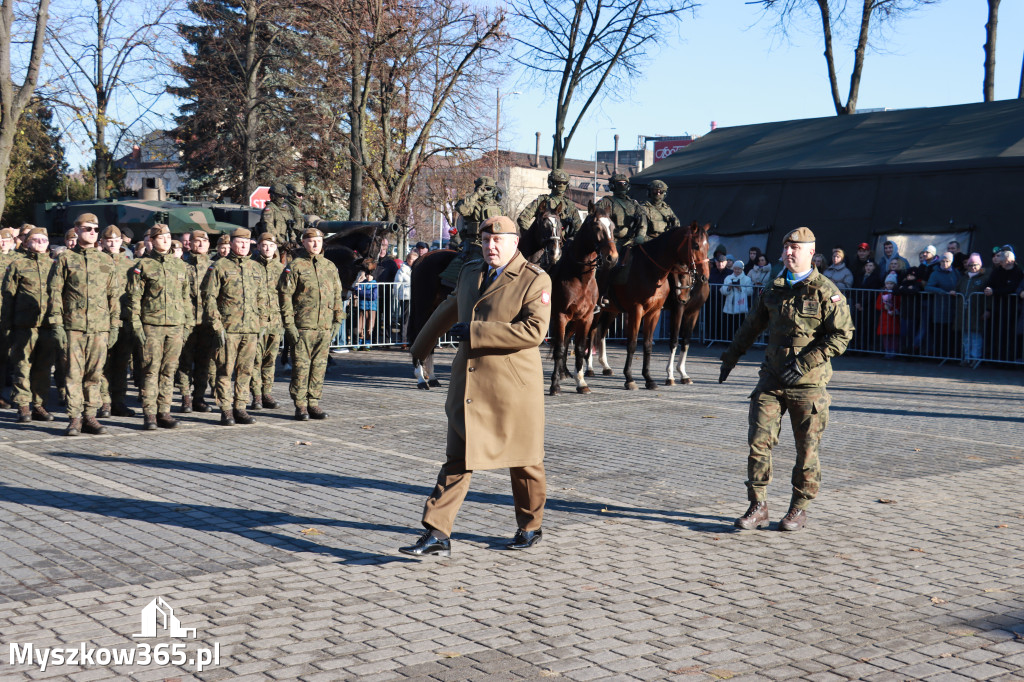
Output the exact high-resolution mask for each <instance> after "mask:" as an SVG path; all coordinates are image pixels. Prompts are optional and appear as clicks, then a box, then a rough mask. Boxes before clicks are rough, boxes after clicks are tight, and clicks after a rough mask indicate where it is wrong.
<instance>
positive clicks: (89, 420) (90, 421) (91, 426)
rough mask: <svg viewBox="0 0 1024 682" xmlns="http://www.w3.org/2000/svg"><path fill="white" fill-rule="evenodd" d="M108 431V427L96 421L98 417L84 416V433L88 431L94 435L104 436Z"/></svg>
mask: <svg viewBox="0 0 1024 682" xmlns="http://www.w3.org/2000/svg"><path fill="white" fill-rule="evenodd" d="M106 432H107V427H105V426H103V424H100V423H99V422H98V421H96V417H83V418H82V433H88V434H90V435H92V436H102V435H103V434H104V433H106Z"/></svg>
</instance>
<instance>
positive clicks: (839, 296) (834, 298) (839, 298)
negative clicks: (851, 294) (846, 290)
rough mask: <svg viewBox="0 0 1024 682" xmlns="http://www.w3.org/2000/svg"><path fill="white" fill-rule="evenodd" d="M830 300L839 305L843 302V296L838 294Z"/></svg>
mask: <svg viewBox="0 0 1024 682" xmlns="http://www.w3.org/2000/svg"><path fill="white" fill-rule="evenodd" d="M829 300H830V301H832V302H833V303H839V302H840V301H841V300H843V295H842V294H836V295H835V296H833V297H832V298H830V299H829Z"/></svg>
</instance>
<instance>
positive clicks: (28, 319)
mask: <svg viewBox="0 0 1024 682" xmlns="http://www.w3.org/2000/svg"><path fill="white" fill-rule="evenodd" d="M11 241H12V242H13V241H14V240H13V238H12V240H11ZM49 244H50V240H49V238H48V237H47V235H46V230H44V229H43V228H41V227H36V228H33V229H32V231H31V232H30V233H29V236H28V241H27V242H26V244H25V247H26V248H25V250H24V253H23V255H22V257H20V258H18V259H16V260H14V261H13V262H11V263H10V265H8V266H7V274H6V275H5V276H4V278H3V299H2V300H3V302H2V304H0V330H3V332H0V333H4V332H6V333H8V334H10V336H9V339H10V342H9V347H10V350H11V355H10V357H11V364H12V365H14V382H13V384H14V388H13V390H12V391H11V402H13V403H14V405H15V407H17V409H18V422H19V423H22V424H23V423H25V422H28V421H31V420H36V421H44V422H48V421H53V416H52V415H51V414H50V413H49V412H47V411H46V394H47V393H49V391H50V368H51V367H52V366H53V359H54V356H55V354H56V348H57V343H56V341H55V340H54V338H53V327H51V326H50V325H49V324H46V308H47V297H46V283H47V280H48V279H49V276H50V269H51V267H52V266H53V261H51V260H50V257H49V255H48V254H47V253H46V250H47V248H48V247H49ZM0 376H2V375H0Z"/></svg>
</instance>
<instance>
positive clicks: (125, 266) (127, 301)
mask: <svg viewBox="0 0 1024 682" xmlns="http://www.w3.org/2000/svg"><path fill="white" fill-rule="evenodd" d="M109 255H110V257H111V258H112V259H113V260H114V265H115V267H116V268H117V270H116V273H117V277H118V278H119V279H120V281H119V282H118V285H117V286H118V287H120V288H121V291H122V292H124V293H122V294H121V320H128V319H131V316H132V295H131V292H129V291H128V271H129V270H131V269H132V267H133V266H134V265H135V260H134V259H132V258H129V257H128V256H126V255H124V251H118V252H117V253H112V254H109Z"/></svg>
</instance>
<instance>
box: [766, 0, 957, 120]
mask: <svg viewBox="0 0 1024 682" xmlns="http://www.w3.org/2000/svg"><path fill="white" fill-rule="evenodd" d="M939 1H940V0H861V3H860V13H859V15H856V14H854V13H853V12H852V11H850V8H849V7H848V5H847V2H846V0H758V2H757V3H756V4H760V5H761V6H762V8H763V9H764V11H765V13H766V14H772V15H774V16H776V17H777V22H778V23H777V24H776V27H777V28H778V29H779V30H780V32H781V33H782V34H783V35H787V34H788V33H789V29H790V25H791V22H792V21H794V20H796V19H800V18H803V17H806V16H811V15H814V14H817V15H818V17H819V19H820V22H821V31H822V37H823V38H824V42H825V62H826V64H827V65H828V82H829V86H830V87H831V89H832V104H833V106H834V107H835V110H836V114H839V115H843V114H853V113H856V111H857V96H858V94H859V92H860V82H861V75H862V73H863V71H864V57H865V55H866V54H867V51H868V48H869V47H871V36H872V35H874V36H876V38H878V37H880V36H881V33H882V31H883V30H884V29H885V28H886V27H888V26H891V25H892V24H893V23H895V21H896V20H897V19H899V18H902V17H904V16H906V15H907V14H909V13H911V12H912V11H914V10H915V9H918V8H919V7H920V6H922V5H932V4H935V3H937V2H939ZM851 4H852V3H851ZM848 33H852V34H855V35H856V37H857V42H856V46H855V47H854V49H853V68H852V70H851V72H850V87H849V90H848V92H847V94H846V102H845V103H843V95H842V93H841V92H840V91H839V77H838V75H837V73H836V60H835V51H834V41H835V40H836V39H837V38H838V39H842V37H843V36H844V35H845V34H848Z"/></svg>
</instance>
